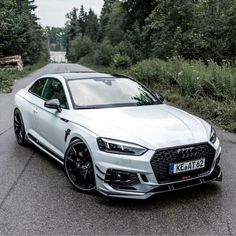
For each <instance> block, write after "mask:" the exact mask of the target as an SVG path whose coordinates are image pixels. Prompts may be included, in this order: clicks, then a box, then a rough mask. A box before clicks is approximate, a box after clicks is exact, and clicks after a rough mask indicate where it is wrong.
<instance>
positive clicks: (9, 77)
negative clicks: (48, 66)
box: [0, 62, 45, 93]
mask: <svg viewBox="0 0 236 236" xmlns="http://www.w3.org/2000/svg"><path fill="white" fill-rule="evenodd" d="M44 65H45V62H40V63H37V64H35V65H31V66H25V67H24V69H23V70H22V71H18V70H2V71H0V93H10V92H11V90H12V86H13V85H14V82H15V81H16V80H18V79H21V78H23V77H25V76H27V75H29V74H31V73H32V72H34V71H35V70H37V69H39V68H41V67H43V66H44Z"/></svg>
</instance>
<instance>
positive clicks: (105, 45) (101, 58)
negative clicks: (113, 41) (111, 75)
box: [94, 41, 114, 66]
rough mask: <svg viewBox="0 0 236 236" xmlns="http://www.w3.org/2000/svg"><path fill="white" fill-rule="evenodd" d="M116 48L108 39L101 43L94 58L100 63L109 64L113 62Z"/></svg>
mask: <svg viewBox="0 0 236 236" xmlns="http://www.w3.org/2000/svg"><path fill="white" fill-rule="evenodd" d="M113 55H114V48H113V47H112V46H111V45H110V44H109V42H108V41H103V42H102V43H100V44H99V45H98V47H97V49H96V51H95V54H94V58H95V62H96V64H98V65H103V66H109V65H111V63H112V57H113Z"/></svg>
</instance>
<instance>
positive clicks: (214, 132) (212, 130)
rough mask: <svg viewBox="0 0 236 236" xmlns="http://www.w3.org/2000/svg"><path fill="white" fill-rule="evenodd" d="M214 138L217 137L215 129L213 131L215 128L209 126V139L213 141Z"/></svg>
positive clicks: (214, 140)
mask: <svg viewBox="0 0 236 236" xmlns="http://www.w3.org/2000/svg"><path fill="white" fill-rule="evenodd" d="M216 139H217V136H216V131H215V129H214V128H213V127H212V128H211V135H210V141H211V142H212V143H215V142H216Z"/></svg>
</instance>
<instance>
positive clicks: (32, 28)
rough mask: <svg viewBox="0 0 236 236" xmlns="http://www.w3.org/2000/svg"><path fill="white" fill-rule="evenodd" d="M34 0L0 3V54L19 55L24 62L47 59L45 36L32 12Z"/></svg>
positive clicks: (15, 0)
mask: <svg viewBox="0 0 236 236" xmlns="http://www.w3.org/2000/svg"><path fill="white" fill-rule="evenodd" d="M35 9H36V6H35V5H34V0H31V1H28V0H22V1H17V0H13V1H11V0H4V1H1V3H0V29H1V32H0V56H11V55H17V54H19V55H21V56H22V59H23V62H24V64H34V63H37V62H38V61H39V60H47V59H48V48H47V44H46V36H45V35H44V32H43V29H42V27H41V26H40V25H39V24H38V23H37V20H38V19H37V17H36V16H35V14H34V11H35Z"/></svg>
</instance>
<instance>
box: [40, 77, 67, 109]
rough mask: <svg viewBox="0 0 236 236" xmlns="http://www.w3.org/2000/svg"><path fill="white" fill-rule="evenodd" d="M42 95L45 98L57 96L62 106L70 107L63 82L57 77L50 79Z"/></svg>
mask: <svg viewBox="0 0 236 236" xmlns="http://www.w3.org/2000/svg"><path fill="white" fill-rule="evenodd" d="M41 97H42V98H43V99H45V100H50V99H54V98H57V99H58V100H59V101H60V103H61V107H62V108H65V109H68V103H67V100H66V96H65V93H64V89H63V86H62V84H61V82H60V81H59V80H57V79H48V80H47V83H46V85H45V86H44V88H43V91H42V95H41Z"/></svg>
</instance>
